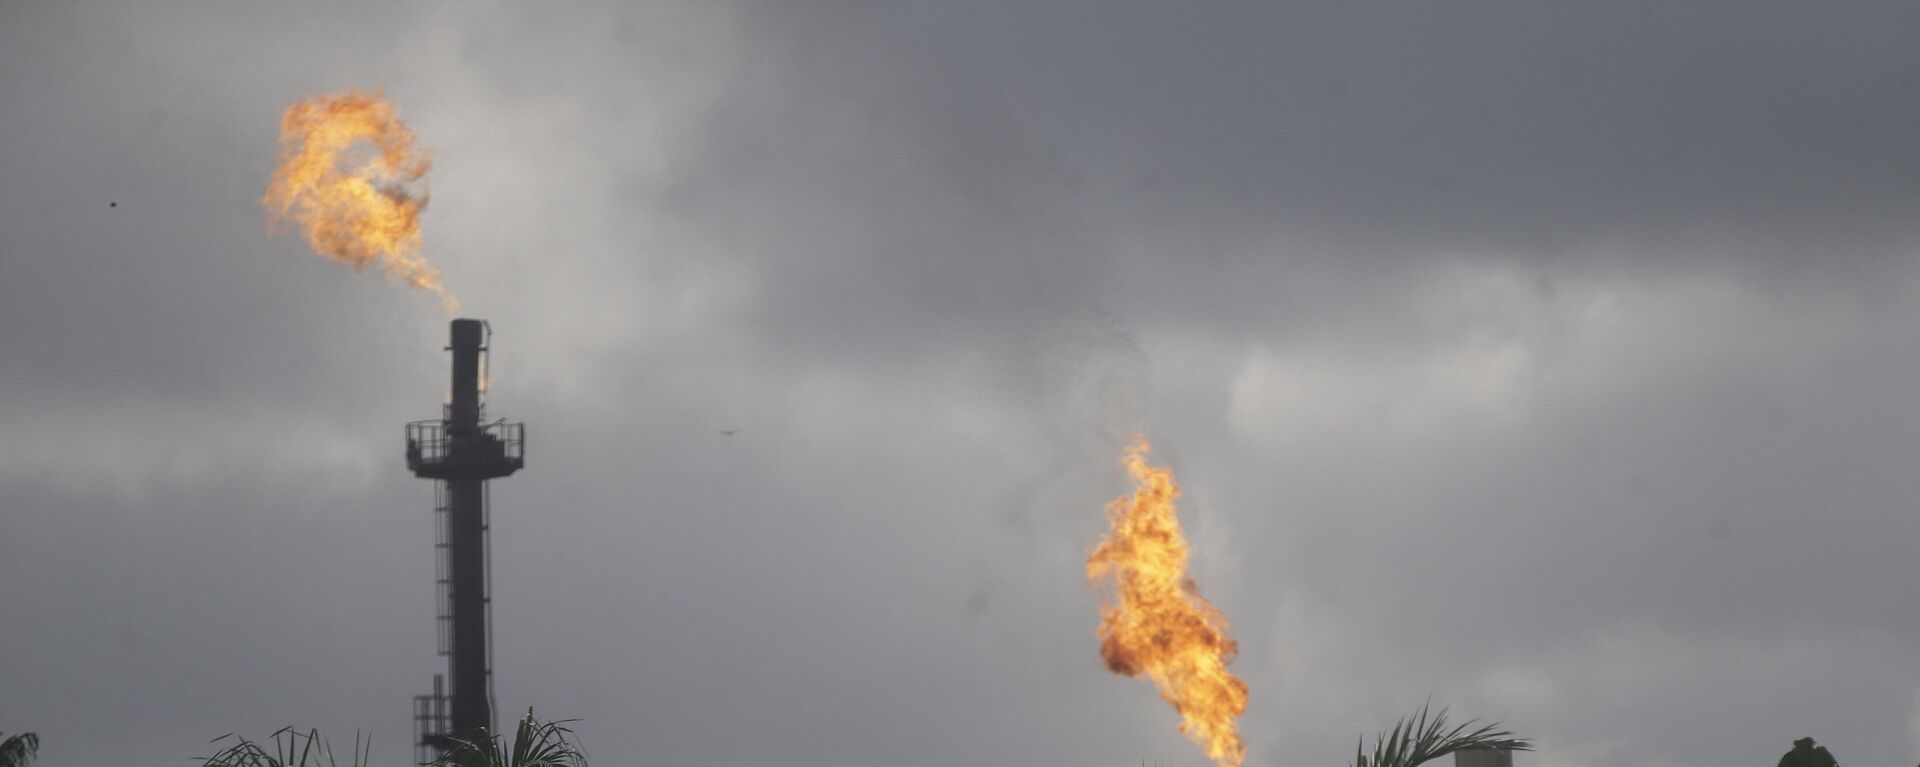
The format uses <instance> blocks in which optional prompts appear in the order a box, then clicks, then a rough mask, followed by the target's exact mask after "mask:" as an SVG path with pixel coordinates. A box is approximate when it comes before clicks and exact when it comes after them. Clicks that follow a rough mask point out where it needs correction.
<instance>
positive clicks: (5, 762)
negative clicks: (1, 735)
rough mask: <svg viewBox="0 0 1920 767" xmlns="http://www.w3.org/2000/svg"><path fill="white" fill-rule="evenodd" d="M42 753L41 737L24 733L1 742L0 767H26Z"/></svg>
mask: <svg viewBox="0 0 1920 767" xmlns="http://www.w3.org/2000/svg"><path fill="white" fill-rule="evenodd" d="M39 753H40V736H38V735H35V734H33V733H31V732H23V733H20V734H19V735H15V736H13V737H11V738H7V739H6V740H0V767H25V765H26V763H27V762H29V761H32V760H33V757H34V756H36V755H38V754H39Z"/></svg>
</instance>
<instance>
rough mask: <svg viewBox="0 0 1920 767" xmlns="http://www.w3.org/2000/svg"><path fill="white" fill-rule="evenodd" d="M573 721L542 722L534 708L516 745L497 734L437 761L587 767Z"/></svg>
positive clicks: (474, 766) (458, 766)
mask: <svg viewBox="0 0 1920 767" xmlns="http://www.w3.org/2000/svg"><path fill="white" fill-rule="evenodd" d="M571 721H574V720H572V719H563V720H560V721H558V722H542V721H540V720H538V719H535V718H534V716H533V709H527V715H526V716H523V717H520V725H519V726H518V727H516V728H515V729H514V733H513V744H512V745H511V746H509V745H508V744H507V742H506V739H505V738H503V737H501V736H499V735H495V736H492V737H489V738H479V739H474V740H460V741H456V742H457V743H459V745H458V746H455V747H454V748H453V749H452V750H450V751H448V752H447V753H446V755H445V756H442V757H440V758H439V759H436V760H434V762H433V764H434V765H435V767H586V764H587V755H586V753H585V752H583V751H581V750H580V747H579V746H578V745H576V744H575V743H574V742H573V737H572V736H573V730H570V729H568V728H567V726H566V725H567V723H568V722H571Z"/></svg>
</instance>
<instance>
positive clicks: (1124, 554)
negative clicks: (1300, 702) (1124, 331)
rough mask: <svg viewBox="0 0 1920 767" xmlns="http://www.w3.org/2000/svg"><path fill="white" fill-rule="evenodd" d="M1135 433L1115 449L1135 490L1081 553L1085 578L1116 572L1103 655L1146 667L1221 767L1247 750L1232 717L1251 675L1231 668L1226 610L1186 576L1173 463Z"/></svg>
mask: <svg viewBox="0 0 1920 767" xmlns="http://www.w3.org/2000/svg"><path fill="white" fill-rule="evenodd" d="M1147 449H1148V445H1147V441H1146V439H1145V438H1140V439H1138V440H1137V441H1135V442H1134V444H1132V445H1130V446H1128V447H1127V449H1126V452H1125V453H1124V454H1123V455H1122V456H1121V458H1120V464H1121V465H1122V466H1125V467H1126V469H1127V473H1128V474H1129V475H1132V477H1133V481H1134V490H1133V494H1132V495H1130V496H1127V497H1125V498H1118V499H1115V500H1114V502H1113V503H1111V504H1109V505H1108V506H1107V517H1108V519H1109V520H1110V521H1111V522H1112V529H1111V530H1109V531H1108V532H1107V537H1106V538H1105V539H1104V540H1102V541H1100V544H1099V545H1098V546H1095V547H1094V549H1093V553H1091V554H1089V555H1088V556H1087V578H1088V579H1090V580H1094V581H1100V580H1102V579H1105V578H1107V577H1108V576H1112V579H1113V592H1112V594H1111V595H1110V596H1109V597H1108V598H1105V599H1103V600H1102V602H1103V604H1102V605H1101V609H1100V613H1101V615H1100V655H1101V656H1102V657H1103V658H1105V659H1106V661H1107V668H1109V669H1111V670H1112V671H1113V672H1114V673H1116V674H1121V675H1124V676H1130V677H1137V676H1142V675H1144V676H1146V677H1147V678H1148V679H1152V680H1153V684H1154V686H1155V687H1158V688H1159V689H1160V697H1162V698H1164V699H1166V701H1167V702H1168V703H1171V704H1173V707H1174V709H1175V710H1177V711H1179V712H1180V731H1181V732H1184V733H1186V734H1187V737H1189V738H1192V739H1193V742H1195V743H1197V744H1199V745H1200V747H1201V748H1203V749H1206V752H1207V756H1208V757H1210V758H1212V759H1213V761H1214V763H1215V764H1218V765H1221V767H1239V765H1240V763H1241V762H1242V761H1244V760H1245V759H1246V758H1247V747H1246V745H1244V744H1243V743H1241V742H1240V728H1239V725H1238V724H1237V723H1236V722H1235V720H1236V719H1237V718H1239V716H1240V714H1241V713H1242V712H1245V711H1246V710H1247V683H1246V682H1243V681H1241V680H1240V678H1239V677H1236V676H1234V675H1233V674H1232V673H1231V672H1229V671H1227V664H1229V663H1232V662H1233V657H1234V654H1235V653H1236V652H1238V651H1239V645H1237V644H1235V643H1234V641H1233V637H1231V636H1228V635H1227V616H1226V615H1225V614H1224V613H1221V612H1220V609H1219V608H1217V607H1214V606H1213V604H1212V603H1210V602H1208V601H1207V600H1206V599H1205V598H1204V597H1201V596H1200V590H1199V587H1198V586H1197V585H1196V584H1195V583H1194V582H1193V579H1192V578H1189V577H1187V539H1186V537H1185V536H1183V535H1181V534H1180V517H1179V515H1178V513H1177V509H1176V508H1175V506H1174V503H1173V502H1174V499H1175V498H1178V497H1179V496H1180V486H1179V485H1177V484H1174V481H1173V471H1172V470H1171V469H1166V468H1162V467H1158V466H1149V465H1147Z"/></svg>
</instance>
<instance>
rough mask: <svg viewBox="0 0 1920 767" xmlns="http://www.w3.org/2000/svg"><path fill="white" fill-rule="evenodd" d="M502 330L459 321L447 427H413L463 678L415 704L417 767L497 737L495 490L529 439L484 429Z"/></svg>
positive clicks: (502, 428)
mask: <svg viewBox="0 0 1920 767" xmlns="http://www.w3.org/2000/svg"><path fill="white" fill-rule="evenodd" d="M492 332H493V331H492V329H491V328H489V327H488V325H487V323H486V322H484V321H482V320H468V319H459V320H454V321H453V326H452V331H451V337H452V343H451V344H450V345H448V346H447V349H448V350H450V351H452V352H453V388H452V390H451V392H450V393H449V395H448V398H447V404H446V407H445V408H444V412H443V413H442V415H441V417H440V419H439V420H433V421H415V422H413V423H410V424H407V468H408V469H410V470H412V471H413V473H414V475H415V476H418V477H422V478H426V479H432V480H436V482H435V483H434V501H435V503H434V517H435V519H434V522H435V527H436V528H437V535H436V539H435V542H434V547H435V561H434V577H435V579H436V586H437V590H438V594H437V602H438V605H439V629H440V630H439V635H440V640H439V641H440V654H441V655H444V656H447V672H448V673H447V677H448V678H451V679H452V680H453V684H452V687H451V688H450V689H449V688H448V687H446V686H445V684H444V680H443V678H442V676H441V675H439V674H435V675H433V692H432V693H431V694H429V695H416V696H414V698H413V719H414V750H415V757H416V760H415V761H417V762H426V761H429V760H431V759H432V758H433V757H434V756H435V755H437V753H438V752H444V751H445V750H446V749H447V748H448V747H449V745H450V743H449V741H448V738H449V737H456V738H471V737H474V735H475V732H476V731H478V730H483V729H484V730H486V732H487V733H488V734H491V733H494V732H496V731H497V730H496V728H495V727H494V721H493V668H492V667H493V645H492V640H491V639H490V638H489V635H490V633H491V628H490V624H491V623H492V609H493V605H492V598H491V595H490V591H491V589H490V585H491V576H490V575H489V573H490V572H491V571H492V562H491V555H490V546H489V544H488V541H487V529H488V517H487V485H486V483H487V480H490V479H498V478H500V477H504V476H507V475H509V474H512V473H513V472H514V471H516V470H518V469H519V468H520V467H521V466H524V465H525V463H526V460H525V448H526V441H525V434H524V429H523V428H522V426H521V424H518V423H507V422H506V421H505V420H504V419H503V420H499V421H494V422H492V423H483V420H484V419H485V417H486V414H485V405H484V402H483V401H482V398H483V397H484V396H485V394H486V390H487V383H486V382H487V343H488V341H489V340H490V338H491V336H492ZM449 704H451V705H449Z"/></svg>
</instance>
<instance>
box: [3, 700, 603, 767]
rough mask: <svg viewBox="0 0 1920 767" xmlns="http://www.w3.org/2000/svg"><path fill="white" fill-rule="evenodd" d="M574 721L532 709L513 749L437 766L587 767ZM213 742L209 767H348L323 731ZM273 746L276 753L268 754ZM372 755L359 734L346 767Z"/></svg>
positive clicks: (473, 751) (492, 740) (487, 745)
mask: <svg viewBox="0 0 1920 767" xmlns="http://www.w3.org/2000/svg"><path fill="white" fill-rule="evenodd" d="M571 721H573V720H571V719H566V720H561V721H558V722H543V721H540V720H538V719H536V718H534V715H533V709H527V715H526V716H524V717H522V718H521V719H520V724H519V726H518V727H517V728H515V732H514V736H513V742H512V743H511V744H508V743H507V742H506V740H505V739H504V738H502V737H500V736H497V735H496V736H487V735H485V734H484V733H483V734H482V736H481V737H478V738H474V739H471V740H456V741H455V743H456V744H457V745H456V746H455V747H454V748H452V749H450V750H449V751H448V752H447V753H446V754H445V755H443V756H441V757H440V758H439V759H436V760H434V761H433V762H431V765H433V767H586V764H587V755H586V753H585V752H584V751H581V750H580V747H579V745H577V744H576V743H574V742H573V737H572V736H573V730H570V729H568V728H567V726H566V724H567V723H568V722H571ZM213 742H214V743H222V742H229V745H227V746H226V747H224V748H222V749H220V751H218V752H217V753H215V754H214V755H213V756H209V757H204V758H202V759H201V760H200V761H202V762H205V767H342V765H341V763H340V762H339V761H337V760H336V759H335V758H334V755H333V749H332V747H331V746H330V745H329V744H328V743H327V740H326V738H324V737H321V735H320V731H318V730H307V731H306V732H301V731H299V730H295V729H293V728H292V727H283V728H281V729H280V731H279V732H275V733H274V734H273V737H272V739H271V740H269V741H268V742H267V743H265V744H262V743H258V742H255V741H252V740H249V739H247V738H245V737H241V736H239V735H235V734H232V733H228V734H226V735H222V736H220V737H218V738H215V739H213ZM269 745H271V746H272V748H271V749H269V748H267V746H269ZM372 749H373V742H372V741H371V740H365V741H363V740H361V738H360V735H359V733H355V734H354V736H353V752H352V754H351V759H350V760H349V761H348V762H346V767H369V766H370V764H371V762H370V761H369V756H370V754H371V753H372ZM0 767H11V764H10V763H8V762H6V761H4V760H3V759H0Z"/></svg>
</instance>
